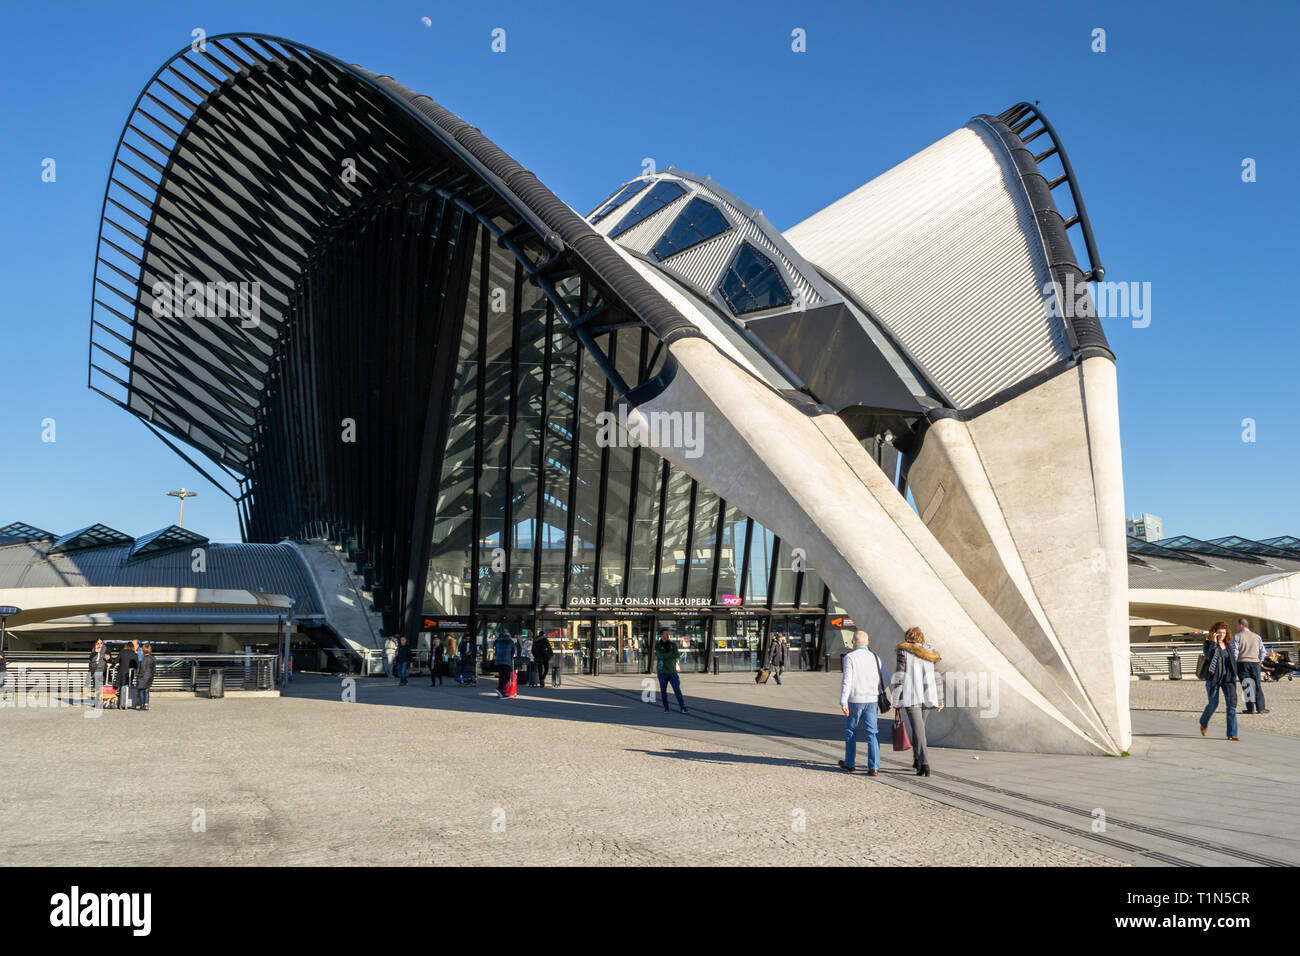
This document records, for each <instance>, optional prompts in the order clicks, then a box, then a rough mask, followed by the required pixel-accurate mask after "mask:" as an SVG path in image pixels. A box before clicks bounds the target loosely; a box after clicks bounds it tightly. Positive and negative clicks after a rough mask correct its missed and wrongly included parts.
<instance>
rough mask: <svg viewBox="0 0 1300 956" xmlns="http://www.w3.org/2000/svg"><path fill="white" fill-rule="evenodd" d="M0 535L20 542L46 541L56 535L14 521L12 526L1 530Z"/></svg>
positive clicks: (6, 526)
mask: <svg viewBox="0 0 1300 956" xmlns="http://www.w3.org/2000/svg"><path fill="white" fill-rule="evenodd" d="M0 535H4V536H5V537H7V538H14V539H16V540H18V541H44V540H46V539H48V538H53V537H54V535H53V534H51V533H50V532H49V531H42V530H41V529H40V528H34V527H32V526H31V525H29V524H24V523H23V522H21V521H14V522H12V523H11V524H7V525H5V526H4V527H3V528H0Z"/></svg>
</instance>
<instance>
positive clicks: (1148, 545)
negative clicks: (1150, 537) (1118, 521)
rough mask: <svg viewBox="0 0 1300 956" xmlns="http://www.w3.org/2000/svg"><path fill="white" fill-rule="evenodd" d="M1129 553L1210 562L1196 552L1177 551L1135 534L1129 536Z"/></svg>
mask: <svg viewBox="0 0 1300 956" xmlns="http://www.w3.org/2000/svg"><path fill="white" fill-rule="evenodd" d="M1128 553H1129V554H1130V555H1134V554H1144V555H1146V556H1147V557H1150V558H1168V559H1169V560H1171V561H1191V562H1192V563H1193V564H1208V563H1209V562H1207V561H1203V560H1202V559H1201V558H1198V557H1196V555H1194V554H1189V553H1188V552H1186V551H1175V550H1174V549H1173V548H1166V547H1163V546H1161V545H1159V544H1154V543H1152V542H1150V541H1143V540H1142V539H1141V538H1135V537H1133V535H1129V536H1128Z"/></svg>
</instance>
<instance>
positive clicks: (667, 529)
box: [656, 468, 691, 598]
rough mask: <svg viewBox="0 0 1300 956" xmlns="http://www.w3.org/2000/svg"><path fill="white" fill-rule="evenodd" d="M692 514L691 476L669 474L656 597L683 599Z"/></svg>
mask: <svg viewBox="0 0 1300 956" xmlns="http://www.w3.org/2000/svg"><path fill="white" fill-rule="evenodd" d="M690 514H691V476H690V475H688V474H686V472H684V471H678V470H677V469H675V468H674V469H672V471H671V472H670V473H669V477H668V498H667V500H666V501H665V502H664V540H663V546H662V547H661V548H660V549H659V554H660V570H659V593H658V594H657V595H656V597H661V598H664V597H680V596H681V593H682V578H683V570H684V569H685V567H686V531H687V521H688V519H689V518H690Z"/></svg>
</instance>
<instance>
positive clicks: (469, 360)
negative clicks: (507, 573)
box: [424, 236, 482, 614]
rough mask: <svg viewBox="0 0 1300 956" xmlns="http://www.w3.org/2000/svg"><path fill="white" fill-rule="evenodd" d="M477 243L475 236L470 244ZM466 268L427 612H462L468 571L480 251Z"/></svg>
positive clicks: (467, 591) (465, 608)
mask: <svg viewBox="0 0 1300 956" xmlns="http://www.w3.org/2000/svg"><path fill="white" fill-rule="evenodd" d="M477 248H478V242H477V236H476V239H475V249H477ZM473 259H474V262H473V265H472V267H471V272H470V282H469V292H468V295H467V299H466V304H465V320H464V328H463V330H462V332H461V341H460V350H459V352H458V354H457V356H456V381H455V383H454V384H453V385H452V393H451V407H450V409H449V414H450V419H451V420H450V422H449V424H448V428H447V444H446V447H445V448H444V450H443V458H442V476H441V480H440V481H439V484H438V500H437V504H436V505H435V510H434V516H435V517H434V525H433V540H432V546H431V548H430V550H429V573H428V578H427V580H426V582H425V592H424V611H425V613H428V614H468V613H469V612H470V576H471V575H472V574H473V564H472V559H473V551H472V549H473V537H474V521H473V519H474V441H475V436H476V427H477V423H478V414H477V412H478V309H479V286H480V283H479V279H480V276H481V274H482V269H481V265H482V257H481V256H479V255H478V254H477V253H476V254H475V255H474V257H473Z"/></svg>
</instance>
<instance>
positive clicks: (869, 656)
mask: <svg viewBox="0 0 1300 956" xmlns="http://www.w3.org/2000/svg"><path fill="white" fill-rule="evenodd" d="M868 643H869V638H868V637H867V632H866V631H856V632H854V634H853V650H851V651H849V652H848V653H847V654H845V655H844V679H843V680H842V681H841V682H840V711H841V712H842V713H843V714H844V716H845V717H847V718H848V724H847V725H846V726H845V728H844V759H843V760H841V761H840V769H842V770H847V771H849V772H850V773H851V772H853V771H854V770H856V769H857V766H856V765H855V764H854V762H853V761H854V758H855V757H856V756H857V752H858V740H857V736H858V724H859V723H864V722H865V724H866V731H867V776H869V777H875V776H877V775H878V774H879V773H880V742H879V741H878V740H877V739H876V704H877V700H878V698H879V696H880V688H882V687H888V686H889V674H888V673H887V672H886V671H885V665H884V663H883V662H882V661H881V660H880V658H879V657H877V656H876V655H875V654H873V653H872V652H871V648H870V647H868V646H867V645H868Z"/></svg>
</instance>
